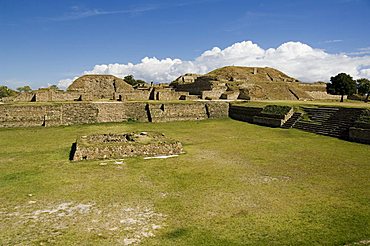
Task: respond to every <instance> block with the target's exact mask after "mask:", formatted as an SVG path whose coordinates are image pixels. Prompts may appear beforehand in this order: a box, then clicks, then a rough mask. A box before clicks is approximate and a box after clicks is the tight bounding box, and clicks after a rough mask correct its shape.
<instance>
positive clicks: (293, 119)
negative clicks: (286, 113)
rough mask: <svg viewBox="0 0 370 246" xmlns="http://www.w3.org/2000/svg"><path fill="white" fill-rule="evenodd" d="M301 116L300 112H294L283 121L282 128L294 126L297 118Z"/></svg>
mask: <svg viewBox="0 0 370 246" xmlns="http://www.w3.org/2000/svg"><path fill="white" fill-rule="evenodd" d="M301 116H302V113H297V112H296V113H294V114H293V115H292V116H291V117H290V118H289V119H288V120H287V121H286V122H285V123H284V125H282V127H281V128H284V129H289V128H292V127H293V126H294V124H296V123H297V121H298V120H299V118H300V117H301Z"/></svg>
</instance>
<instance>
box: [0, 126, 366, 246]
mask: <svg viewBox="0 0 370 246" xmlns="http://www.w3.org/2000/svg"><path fill="white" fill-rule="evenodd" d="M131 131H159V132H163V133H165V134H166V136H168V137H171V138H173V139H176V140H179V141H181V142H182V143H183V145H184V149H185V151H186V153H185V154H183V155H180V156H179V157H175V158H168V159H151V160H144V159H143V158H130V159H129V158H125V159H124V160H123V161H122V160H110V161H83V162H78V163H72V162H70V161H69V160H68V158H69V151H70V147H71V145H72V143H73V142H74V141H75V139H76V137H77V136H81V135H86V134H93V133H121V132H131ZM369 176H370V146H369V145H364V144H358V143H352V142H346V141H342V140H339V139H335V138H330V137H325V136H319V135H315V134H311V133H306V132H303V131H299V130H295V129H291V130H283V129H272V128H267V127H261V126H257V125H251V124H247V123H244V122H238V121H234V120H231V119H224V120H206V121H197V122H173V123H117V124H100V125H78V126H69V127H55V128H41V127H40V128H24V129H0V245H135V244H138V243H140V244H141V245H369V244H370V207H369V204H370V182H369ZM357 243H359V244H357Z"/></svg>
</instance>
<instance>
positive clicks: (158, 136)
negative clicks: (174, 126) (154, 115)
mask: <svg viewBox="0 0 370 246" xmlns="http://www.w3.org/2000/svg"><path fill="white" fill-rule="evenodd" d="M181 153H183V148H182V144H181V143H180V142H179V141H176V140H173V139H170V138H167V137H165V135H164V134H162V133H158V132H132V133H123V134H112V133H109V134H94V135H89V136H82V137H79V138H78V139H77V141H76V143H74V144H73V145H72V150H71V156H70V159H71V160H72V161H81V160H95V159H119V158H123V157H134V156H145V157H155V156H162V155H164V156H168V155H178V154H181Z"/></svg>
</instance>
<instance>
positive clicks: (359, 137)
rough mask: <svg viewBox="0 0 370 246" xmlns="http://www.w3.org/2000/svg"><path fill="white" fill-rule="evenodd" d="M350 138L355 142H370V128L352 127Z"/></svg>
mask: <svg viewBox="0 0 370 246" xmlns="http://www.w3.org/2000/svg"><path fill="white" fill-rule="evenodd" d="M349 139H350V140H351V141H354V142H359V143H366V144H370V129H364V128H357V127H350V128H349Z"/></svg>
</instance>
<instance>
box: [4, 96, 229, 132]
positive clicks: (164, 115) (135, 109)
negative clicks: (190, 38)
mask: <svg viewBox="0 0 370 246" xmlns="http://www.w3.org/2000/svg"><path fill="white" fill-rule="evenodd" d="M228 109H229V105H228V103H226V102H191V103H144V102H74V103H54V104H44V105H43V104H34V105H32V104H27V105H21V104H1V105H0V127H31V126H59V125H74V124H91V123H104V122H125V121H130V120H132V121H139V122H166V121H180V120H202V119H208V118H225V117H227V116H228V111H229V110H228Z"/></svg>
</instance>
